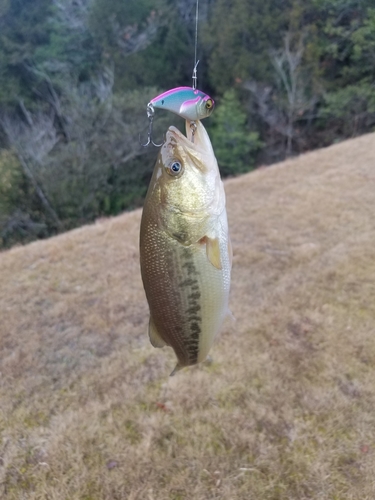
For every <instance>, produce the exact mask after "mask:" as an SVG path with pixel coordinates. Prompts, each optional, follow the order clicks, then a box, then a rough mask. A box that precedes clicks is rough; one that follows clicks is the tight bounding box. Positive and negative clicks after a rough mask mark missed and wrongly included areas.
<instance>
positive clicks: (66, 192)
mask: <svg viewBox="0 0 375 500" xmlns="http://www.w3.org/2000/svg"><path fill="white" fill-rule="evenodd" d="M199 6H200V9H199V32H198V59H199V60H200V63H199V66H198V87H199V88H201V89H202V90H204V91H206V92H207V93H209V94H210V95H211V96H212V97H213V98H214V99H215V100H216V101H217V108H216V110H215V111H214V113H213V115H212V117H210V118H209V119H207V120H206V122H205V125H206V126H207V128H208V129H209V133H210V136H211V138H212V142H213V146H214V149H215V152H216V155H217V158H218V161H219V165H220V167H221V171H222V173H223V175H236V174H239V173H243V172H246V171H249V170H251V169H253V168H256V166H257V165H260V164H269V163H273V162H275V161H279V160H281V159H284V158H286V157H289V156H293V155H296V154H299V153H301V152H304V151H307V150H310V149H313V148H317V147H323V146H327V145H329V144H332V143H333V142H337V141H341V140H343V139H345V138H348V137H352V136H355V135H359V134H362V133H365V132H369V131H371V130H373V128H374V125H375V91H374V83H375V6H374V4H373V0H252V1H251V2H249V1H248V0H200V2H199ZM195 7H196V0H127V1H126V2H124V1H123V0H1V2H0V247H9V246H11V245H13V244H15V243H17V242H27V241H31V240H33V239H36V238H43V237H47V236H49V235H52V234H56V233H58V232H61V231H64V230H67V229H70V228H73V227H76V226H78V225H80V224H83V223H87V222H89V221H92V220H95V218H97V217H99V216H109V215H114V214H117V213H119V212H121V211H123V210H127V209H131V208H134V207H137V206H140V205H141V204H142V200H143V197H144V195H145V192H146V189H147V184H148V181H149V179H150V175H151V172H152V168H153V163H154V161H155V156H156V150H155V148H153V147H150V148H147V149H146V148H142V147H141V146H140V144H139V134H140V133H141V138H142V134H145V133H146V129H147V117H146V112H145V109H146V104H147V102H148V101H149V100H150V99H151V98H152V97H154V96H155V95H157V94H158V93H160V92H162V91H164V90H167V89H169V88H173V87H176V86H180V85H191V77H192V70H193V65H194V40H195ZM154 123H155V132H154V133H155V137H156V139H158V138H162V136H163V133H165V131H166V129H167V127H168V126H169V125H170V124H172V123H173V124H175V125H177V126H181V125H183V124H182V123H181V120H180V119H179V118H178V117H175V116H173V115H171V114H167V113H160V114H157V116H156V119H155V122H154Z"/></svg>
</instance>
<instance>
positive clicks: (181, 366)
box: [169, 362, 183, 377]
mask: <svg viewBox="0 0 375 500" xmlns="http://www.w3.org/2000/svg"><path fill="white" fill-rule="evenodd" d="M182 368H183V365H182V364H181V363H180V362H178V363H177V365H176V366H175V368H174V370H173V371H172V373H171V374H170V375H169V376H170V377H173V375H175V374H176V373H177V372H179V371H180V370H182Z"/></svg>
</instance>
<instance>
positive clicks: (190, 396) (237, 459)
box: [0, 134, 375, 500]
mask: <svg viewBox="0 0 375 500" xmlns="http://www.w3.org/2000/svg"><path fill="white" fill-rule="evenodd" d="M225 185H226V192H227V203H228V216H229V222H230V227H231V235H232V241H233V248H234V268H233V284H232V292H231V309H232V312H233V315H234V316H235V318H236V320H235V321H231V320H228V322H227V323H226V325H225V328H224V330H223V332H222V335H221V336H220V338H219V339H218V341H217V342H216V344H215V346H214V348H213V350H212V356H213V362H212V363H211V364H206V365H202V366H198V367H192V368H190V369H185V370H183V371H181V372H179V373H178V374H177V375H176V376H175V377H172V378H169V377H168V374H169V373H170V371H171V370H172V368H173V367H174V364H175V358H174V355H173V352H171V351H170V350H169V349H167V348H166V349H163V350H159V349H158V350H157V349H154V348H153V347H151V345H150V343H149V341H148V338H147V333H146V330H147V323H148V309H147V304H146V301H145V297H144V294H143V289H142V284H141V279H140V273H139V264H138V231H139V222H140V215H141V212H140V211H136V212H133V213H127V214H124V215H122V216H120V217H116V218H113V219H108V220H100V221H98V222H97V223H96V224H94V225H91V226H87V227H83V228H81V229H77V230H75V231H72V232H70V233H67V234H63V235H61V236H58V237H56V238H51V239H50V240H47V241H41V242H36V243H32V244H30V245H28V246H25V247H19V248H14V249H12V250H10V251H6V252H3V253H1V254H0V284H1V286H0V319H1V321H0V498H1V499H6V500H23V499H27V500H99V499H100V500H102V499H103V500H127V499H128V500H185V499H186V500H188V499H189V500H206V499H207V500H208V499H225V500H236V499H244V500H263V499H264V500H281V499H285V500H286V499H288V500H292V499H293V500H304V499H319V500H350V499H358V500H366V499H367V500H373V499H374V498H375V135H373V134H372V135H367V136H363V137H360V138H358V139H354V140H350V141H347V142H345V143H342V144H338V145H335V146H332V147H330V148H327V149H324V150H321V151H316V152H312V153H309V154H306V155H304V156H301V157H299V158H297V159H294V160H291V161H287V162H284V163H280V164H278V165H276V166H274V167H271V168H264V169H260V170H257V171H255V172H253V173H250V174H248V175H245V176H242V177H239V178H236V179H231V180H229V181H227V182H226V184H225Z"/></svg>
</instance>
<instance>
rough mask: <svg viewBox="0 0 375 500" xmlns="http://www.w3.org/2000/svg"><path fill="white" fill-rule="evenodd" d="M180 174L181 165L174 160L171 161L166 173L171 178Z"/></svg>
mask: <svg viewBox="0 0 375 500" xmlns="http://www.w3.org/2000/svg"><path fill="white" fill-rule="evenodd" d="M181 172H182V165H181V162H179V161H177V160H175V161H172V162H171V164H170V165H169V167H168V173H169V174H170V175H173V176H175V177H176V176H177V175H179V174H180V173H181Z"/></svg>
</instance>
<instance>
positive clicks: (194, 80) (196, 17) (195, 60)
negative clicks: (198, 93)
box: [193, 0, 199, 90]
mask: <svg viewBox="0 0 375 500" xmlns="http://www.w3.org/2000/svg"><path fill="white" fill-rule="evenodd" d="M198 14H199V0H197V4H196V8H195V46H194V69H193V89H194V90H195V89H196V88H197V66H198V63H199V61H197V48H198Z"/></svg>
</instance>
